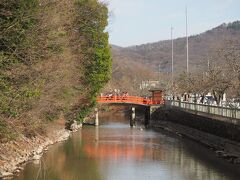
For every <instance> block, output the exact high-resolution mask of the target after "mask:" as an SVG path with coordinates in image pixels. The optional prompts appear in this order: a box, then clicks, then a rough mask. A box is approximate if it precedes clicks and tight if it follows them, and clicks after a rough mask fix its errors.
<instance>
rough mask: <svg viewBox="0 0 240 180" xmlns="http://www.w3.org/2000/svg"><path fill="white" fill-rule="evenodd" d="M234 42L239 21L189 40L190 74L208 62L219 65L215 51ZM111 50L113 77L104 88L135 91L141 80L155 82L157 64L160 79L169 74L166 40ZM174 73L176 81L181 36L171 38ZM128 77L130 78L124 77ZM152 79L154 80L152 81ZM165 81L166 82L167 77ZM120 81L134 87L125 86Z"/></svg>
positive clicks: (182, 55) (181, 63) (181, 67)
mask: <svg viewBox="0 0 240 180" xmlns="http://www.w3.org/2000/svg"><path fill="white" fill-rule="evenodd" d="M238 39H240V22H239V21H236V22H233V23H229V24H222V25H220V26H218V27H216V28H213V29H212V30H209V31H206V32H204V33H201V34H199V35H194V36H191V37H189V68H190V72H191V73H195V72H203V71H207V69H208V61H209V63H210V64H217V65H223V64H224V60H223V58H219V57H218V55H217V54H218V51H219V49H224V48H228V45H229V43H228V42H230V41H236V40H238ZM111 50H112V54H113V74H112V77H113V78H112V80H111V83H110V84H109V85H108V86H109V88H108V89H111V88H112V89H114V88H121V89H126V90H128V91H130V92H133V91H132V89H138V88H139V84H140V82H141V81H142V80H149V79H155V80H157V79H158V73H157V72H158V71H159V65H160V71H161V78H166V76H169V75H168V74H169V73H171V41H170V40H165V41H159V42H155V43H148V44H143V45H137V46H131V47H126V48H122V47H118V46H114V45H113V46H112V49H111ZM135 67H140V68H135ZM114 69H115V71H114ZM120 69H121V70H120ZM139 69H140V70H139ZM174 70H175V76H174V78H175V79H178V77H179V75H180V74H181V73H183V72H184V71H186V38H184V37H183V38H177V39H174ZM129 74H130V76H128V75H129ZM139 74H141V75H142V76H139ZM143 76H144V77H143ZM153 76H155V78H152V77H153ZM134 77H138V78H134ZM134 80H135V82H134ZM136 80H137V81H136ZM165 80H167V81H170V79H169V78H166V79H165ZM123 81H124V82H125V81H126V82H128V84H129V85H131V86H133V85H134V86H135V87H134V88H133V87H131V88H130V87H128V86H125V84H124V82H123ZM138 91H139V89H138ZM133 93H135V92H133Z"/></svg>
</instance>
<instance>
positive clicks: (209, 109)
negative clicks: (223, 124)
mask: <svg viewBox="0 0 240 180" xmlns="http://www.w3.org/2000/svg"><path fill="white" fill-rule="evenodd" d="M165 104H166V105H170V106H175V107H179V108H182V109H186V110H192V111H197V112H203V113H207V114H213V115H219V116H223V117H229V118H234V119H240V109H236V108H228V107H222V106H211V105H206V104H197V103H189V102H181V101H169V100H167V101H166V102H165Z"/></svg>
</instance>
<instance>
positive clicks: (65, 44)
mask: <svg viewBox="0 0 240 180" xmlns="http://www.w3.org/2000/svg"><path fill="white" fill-rule="evenodd" d="M107 19H108V9H107V7H106V6H105V4H103V3H100V2H98V1H97V0H71V1H69V0H55V1H52V0H21V1H18V0H1V1H0V141H8V140H11V139H16V138H18V137H19V135H21V134H22V135H24V136H26V137H33V136H36V135H37V134H44V133H45V131H46V126H48V124H49V123H52V122H54V121H55V120H57V119H59V118H62V119H65V120H66V122H69V123H68V124H71V122H72V121H73V120H78V121H82V120H83V118H84V117H85V116H86V115H87V114H88V113H89V112H90V110H91V109H92V108H93V107H94V105H95V103H96V101H95V99H96V96H97V94H98V93H99V91H100V89H101V88H102V87H103V86H104V84H105V83H106V82H107V81H108V80H109V79H110V74H111V73H110V72H111V56H110V52H109V45H108V33H107V32H105V27H106V26H107Z"/></svg>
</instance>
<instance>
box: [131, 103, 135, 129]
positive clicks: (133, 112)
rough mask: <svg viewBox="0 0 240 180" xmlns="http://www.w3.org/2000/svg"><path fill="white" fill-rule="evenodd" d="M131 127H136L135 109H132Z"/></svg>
mask: <svg viewBox="0 0 240 180" xmlns="http://www.w3.org/2000/svg"><path fill="white" fill-rule="evenodd" d="M130 126H131V127H133V126H136V112H135V107H132V108H131V117H130Z"/></svg>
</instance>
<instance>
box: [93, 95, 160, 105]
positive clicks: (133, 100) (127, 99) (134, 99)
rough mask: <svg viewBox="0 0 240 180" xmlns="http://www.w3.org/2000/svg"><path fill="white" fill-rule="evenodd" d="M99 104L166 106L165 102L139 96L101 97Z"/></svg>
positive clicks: (98, 99)
mask: <svg viewBox="0 0 240 180" xmlns="http://www.w3.org/2000/svg"><path fill="white" fill-rule="evenodd" d="M97 102H98V103H129V104H139V105H155V104H156V105H157V104H164V100H161V101H155V100H152V99H147V98H143V97H138V96H99V97H98V98H97Z"/></svg>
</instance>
